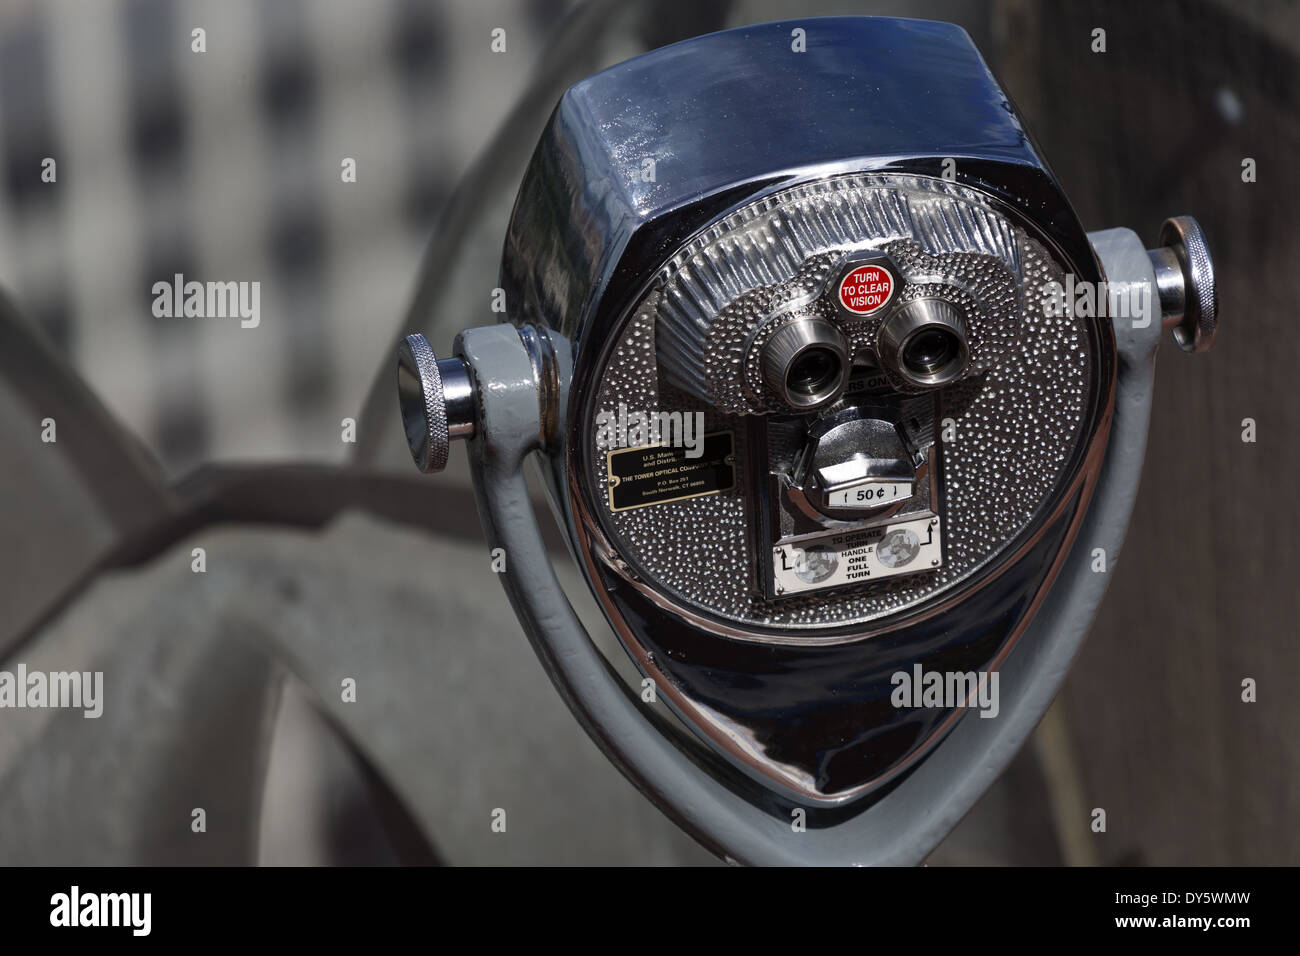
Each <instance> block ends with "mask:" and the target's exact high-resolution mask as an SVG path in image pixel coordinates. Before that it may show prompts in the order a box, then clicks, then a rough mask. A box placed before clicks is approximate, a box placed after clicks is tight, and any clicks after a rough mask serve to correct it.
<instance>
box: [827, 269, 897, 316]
mask: <svg viewBox="0 0 1300 956" xmlns="http://www.w3.org/2000/svg"><path fill="white" fill-rule="evenodd" d="M893 295H894V277H893V276H891V275H890V274H889V270H888V269H882V268H881V267H880V266H873V265H865V266H858V267H857V268H856V269H854V270H853V271H852V272H850V273H849V274H848V275H846V276H845V277H844V278H843V279H842V280H841V281H840V305H842V306H844V308H846V309H848V310H849V311H850V312H856V313H857V314H858V315H870V314H871V313H872V312H879V311H880V310H881V309H883V308H884V307H885V306H886V305H888V304H889V300H890V298H892V297H893Z"/></svg>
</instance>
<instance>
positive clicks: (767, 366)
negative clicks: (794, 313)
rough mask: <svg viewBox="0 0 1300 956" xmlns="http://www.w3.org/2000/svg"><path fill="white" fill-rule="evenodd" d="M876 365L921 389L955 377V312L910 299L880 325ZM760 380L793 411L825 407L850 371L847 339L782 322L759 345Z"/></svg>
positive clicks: (959, 326) (962, 352) (959, 345)
mask: <svg viewBox="0 0 1300 956" xmlns="http://www.w3.org/2000/svg"><path fill="white" fill-rule="evenodd" d="M876 344H877V353H878V357H879V360H880V362H881V363H883V364H885V365H886V366H888V367H889V368H890V369H891V370H892V371H893V372H895V373H896V374H897V375H898V376H899V377H900V378H902V379H903V381H905V382H907V383H908V384H910V385H914V386H917V387H921V388H933V387H936V386H939V385H944V384H946V383H947V382H951V381H953V380H954V379H956V378H958V377H960V376H961V374H962V373H963V372H964V371H965V370H966V366H967V363H968V362H969V360H970V353H969V349H968V347H967V343H966V326H965V323H964V322H963V321H962V318H961V313H960V312H958V310H957V309H956V307H954V306H953V305H952V304H951V303H949V302H947V301H946V300H944V299H937V298H926V299H913V300H912V301H911V302H908V303H906V304H904V305H903V306H901V307H900V308H899V309H898V310H897V311H896V312H894V314H893V315H891V316H890V317H889V318H888V319H887V320H886V321H885V323H884V325H883V326H881V329H880V332H879V334H878V336H877V339H876ZM762 368H763V376H764V378H765V379H766V380H767V383H768V384H769V385H770V386H771V387H772V389H773V390H774V391H775V392H776V394H777V395H778V396H780V398H781V400H782V401H783V402H784V403H785V404H786V405H788V406H790V408H791V409H793V410H795V411H806V410H808V409H812V408H818V407H820V406H822V405H826V404H828V403H830V402H832V401H834V400H835V399H836V398H838V397H839V396H840V394H841V393H843V391H844V388H845V386H846V385H847V384H848V378H849V374H850V373H851V372H852V370H853V355H852V348H851V346H850V345H849V341H848V338H847V337H846V336H845V335H844V333H843V332H841V331H840V330H839V329H838V328H836V327H835V325H833V324H832V323H831V322H829V321H827V320H826V319H823V318H818V317H812V316H798V317H795V318H792V319H790V320H788V321H786V322H785V323H784V324H783V325H782V326H781V327H780V328H778V329H777V330H776V331H775V332H774V333H773V334H772V336H771V337H770V338H769V339H768V340H767V342H766V344H765V345H764V346H763V353H762Z"/></svg>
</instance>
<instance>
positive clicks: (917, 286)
mask: <svg viewBox="0 0 1300 956" xmlns="http://www.w3.org/2000/svg"><path fill="white" fill-rule="evenodd" d="M863 249H874V250H877V251H883V252H886V253H888V254H889V256H890V258H891V259H892V260H893V262H894V264H895V265H896V266H897V267H898V269H899V271H900V272H901V273H902V278H903V280H904V281H903V283H902V288H901V290H899V291H898V292H897V294H896V295H895V297H894V299H893V301H892V302H891V306H892V307H897V306H898V305H901V304H902V303H904V302H906V301H909V300H911V299H916V298H926V297H938V298H942V299H946V300H948V301H950V302H951V303H952V304H953V305H954V306H956V307H957V309H958V311H959V312H960V313H962V314H963V315H964V316H965V318H966V326H967V329H968V335H969V343H968V344H969V347H970V353H971V365H970V369H969V371H968V373H967V374H968V375H975V374H978V373H980V372H982V371H984V370H985V369H987V368H989V367H990V366H991V365H993V364H995V363H996V362H998V361H999V360H1000V359H1001V357H1002V356H1003V355H1005V354H1006V353H1007V352H1008V351H1009V350H1010V349H1012V348H1014V347H1015V344H1016V340H1017V337H1018V333H1019V325H1020V318H1021V303H1020V289H1021V283H1020V280H1021V257H1020V248H1019V244H1018V243H1017V241H1016V236H1015V232H1014V230H1013V228H1012V226H1011V224H1010V223H1008V222H1007V221H1006V220H1005V219H1003V218H1002V217H1001V216H998V215H997V214H995V213H993V212H992V211H991V210H989V209H988V208H986V207H985V206H984V205H982V204H979V203H978V202H975V201H972V200H971V199H970V198H968V197H967V196H966V195H964V194H963V192H959V191H957V190H955V189H953V188H951V187H950V185H949V184H947V183H944V182H943V181H942V180H927V179H923V178H920V177H911V176H909V177H904V176H890V177H886V176H880V175H876V176H845V177H840V178H838V179H833V180H829V181H823V182H820V183H815V184H811V185H807V186H800V187H795V188H793V189H789V190H786V191H784V192H782V193H779V194H777V195H776V196H773V197H769V198H768V199H765V200H761V201H759V202H756V203H753V204H752V205H750V206H746V207H744V208H742V209H740V210H738V211H736V212H735V213H732V214H731V215H730V216H727V217H726V218H725V219H723V220H722V221H721V222H720V223H718V224H716V225H715V226H713V227H711V228H710V229H708V230H707V231H706V232H705V233H704V234H703V235H701V236H699V237H697V238H696V239H695V240H694V241H693V242H691V243H689V244H688V245H687V246H686V247H685V248H684V249H683V250H682V251H681V252H680V253H678V254H677V255H676V256H675V257H674V258H673V259H672V261H670V262H669V263H668V264H667V265H666V266H665V268H664V269H663V271H662V274H661V279H662V292H661V295H660V304H659V309H658V320H657V323H656V330H655V331H656V337H657V346H658V349H659V360H660V364H661V366H662V369H663V376H664V378H665V380H666V381H667V382H668V383H669V384H671V385H673V386H675V387H676V388H679V389H681V390H683V391H687V392H690V393H691V394H693V395H695V396H697V397H699V398H703V399H705V400H707V401H709V402H710V403H711V404H713V405H715V406H716V407H718V408H719V409H721V410H723V411H728V412H733V413H735V414H754V413H758V414H762V413H764V412H769V411H779V410H781V409H782V408H783V406H782V405H781V404H780V403H779V401H778V400H777V397H776V396H775V395H774V394H773V393H772V392H771V390H770V388H769V387H768V386H767V384H766V383H765V382H764V381H763V376H762V372H761V369H760V363H759V354H760V352H761V347H762V345H763V343H764V342H765V341H766V340H767V339H768V338H769V337H770V336H771V335H772V334H773V333H774V332H775V331H776V329H777V328H778V327H779V326H780V322H779V321H778V319H779V317H782V316H786V315H789V314H791V313H796V312H797V313H805V314H809V315H819V316H822V317H824V318H829V319H834V318H836V317H837V316H839V317H841V318H843V316H842V315H841V314H840V313H839V310H838V309H837V307H836V305H835V296H834V294H833V293H832V294H828V295H822V294H821V293H822V292H823V291H824V290H826V289H827V286H828V284H829V283H831V282H832V281H833V280H834V279H836V278H837V277H838V273H839V269H838V267H839V266H840V265H841V264H842V262H843V260H844V258H845V256H846V255H847V254H849V253H852V252H856V251H860V250H863ZM891 311H892V308H891V309H882V310H881V311H880V312H878V313H876V314H874V315H871V316H867V317H862V318H855V317H849V320H848V321H841V322H840V323H839V325H840V328H841V330H842V331H843V332H844V333H845V334H847V335H848V337H849V340H850V341H851V343H852V345H853V347H854V348H855V350H869V349H873V348H874V346H875V344H876V334H877V332H878V331H879V329H880V324H881V321H882V320H883V319H884V318H885V317H886V316H887V315H889V314H890V312H891ZM886 374H887V375H888V376H889V377H890V379H891V381H892V384H893V385H894V387H895V388H896V389H898V390H899V391H911V390H913V389H912V387H911V386H910V385H909V384H908V383H907V382H906V381H905V380H903V379H901V378H898V377H897V376H894V375H893V374H892V373H891V372H890V370H888V369H886Z"/></svg>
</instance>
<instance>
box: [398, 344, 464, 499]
mask: <svg viewBox="0 0 1300 956" xmlns="http://www.w3.org/2000/svg"><path fill="white" fill-rule="evenodd" d="M397 403H398V407H399V408H400V410H401V413H402V430H403V431H404V432H405V433H406V444H407V446H408V447H409V448H410V450H411V458H412V459H414V461H415V466H416V467H417V468H419V469H420V471H422V472H425V473H426V474H427V473H429V472H436V471H442V470H443V469H444V468H446V467H447V453H448V451H449V449H450V445H451V440H452V439H453V438H469V437H471V436H473V434H474V421H475V415H474V389H473V385H472V383H471V381H470V377H469V372H468V370H467V369H466V368H465V363H464V362H463V361H461V360H460V359H459V358H451V359H439V358H438V357H437V356H436V355H434V353H433V347H432V346H431V345H429V340H428V339H426V338H425V337H424V336H423V335H420V334H418V333H417V334H415V335H408V336H407V337H406V338H405V339H403V340H402V343H401V344H400V345H399V346H398V347H397Z"/></svg>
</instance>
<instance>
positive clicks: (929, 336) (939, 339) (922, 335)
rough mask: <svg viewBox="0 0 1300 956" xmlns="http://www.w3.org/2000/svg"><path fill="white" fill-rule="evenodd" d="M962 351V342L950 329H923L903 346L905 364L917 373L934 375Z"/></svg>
mask: <svg viewBox="0 0 1300 956" xmlns="http://www.w3.org/2000/svg"><path fill="white" fill-rule="evenodd" d="M960 353H961V343H960V342H959V341H958V340H957V336H956V335H954V334H953V333H952V332H951V331H949V330H948V329H945V328H942V327H936V326H931V327H930V328H928V329H922V330H921V331H919V332H917V333H916V334H915V335H913V336H912V337H911V338H909V339H908V340H907V344H906V345H904V346H903V364H904V365H906V366H907V368H908V371H910V372H913V373H915V374H917V375H932V374H934V373H935V372H937V371H939V370H940V369H942V368H944V367H945V366H947V365H948V363H950V362H952V361H953V360H954V359H955V358H957V356H958V355H959V354H960Z"/></svg>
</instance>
